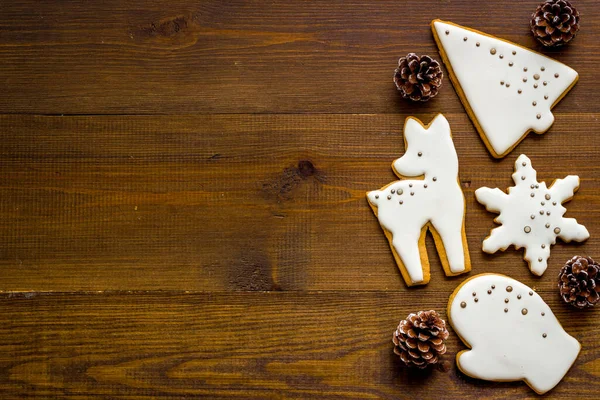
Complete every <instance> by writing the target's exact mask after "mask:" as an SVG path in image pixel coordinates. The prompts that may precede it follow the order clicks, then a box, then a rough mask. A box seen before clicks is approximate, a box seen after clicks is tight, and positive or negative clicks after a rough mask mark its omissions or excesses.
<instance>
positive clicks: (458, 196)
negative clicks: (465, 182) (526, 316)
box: [367, 114, 471, 286]
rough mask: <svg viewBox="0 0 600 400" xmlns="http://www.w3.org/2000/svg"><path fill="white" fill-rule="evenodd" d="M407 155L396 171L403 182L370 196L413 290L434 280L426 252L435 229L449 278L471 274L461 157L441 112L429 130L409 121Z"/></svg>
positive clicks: (439, 251)
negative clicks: (461, 185) (427, 242)
mask: <svg viewBox="0 0 600 400" xmlns="http://www.w3.org/2000/svg"><path fill="white" fill-rule="evenodd" d="M404 141H405V147H406V152H405V154H404V155H403V156H402V157H401V158H399V159H397V160H396V161H394V163H393V164H392V169H393V170H394V172H395V173H396V175H398V176H399V177H400V178H405V177H416V178H422V179H410V180H409V179H403V180H400V181H396V182H392V183H390V184H389V185H387V186H385V187H383V188H382V189H380V190H374V191H372V192H369V193H367V199H368V201H369V205H370V206H371V208H372V209H373V212H374V213H375V215H376V216H377V218H378V219H379V223H380V224H381V227H382V228H383V230H384V232H385V235H386V237H387V238H388V241H389V242H390V246H391V248H392V252H393V254H394V258H395V260H396V263H397V264H398V267H399V268H400V272H401V273H402V277H403V278H404V280H405V281H406V284H407V285H408V286H413V285H424V284H426V283H428V282H429V278H430V275H429V260H428V259H427V249H426V248H425V236H426V234H427V230H431V231H432V234H433V238H434V241H435V245H436V248H437V250H438V253H439V255H440V260H441V262H442V267H443V268H444V272H445V273H446V275H449V276H450V275H458V274H462V273H465V272H467V271H470V269H471V263H470V258H469V251H468V249H467V240H466V236H465V227H464V220H465V198H464V195H463V192H462V189H461V188H460V184H459V181H458V157H457V155H456V150H455V149H454V143H453V142H452V135H451V133H450V125H449V124H448V121H447V120H446V118H444V116H443V115H442V114H438V115H437V116H436V117H435V118H434V119H433V121H432V122H431V123H430V124H429V125H428V126H424V125H423V124H422V123H421V121H419V120H418V119H416V118H412V117H409V118H407V119H406V122H405V124H404Z"/></svg>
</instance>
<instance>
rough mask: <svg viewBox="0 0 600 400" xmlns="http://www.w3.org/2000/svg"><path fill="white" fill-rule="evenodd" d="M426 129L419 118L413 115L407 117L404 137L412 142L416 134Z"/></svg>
mask: <svg viewBox="0 0 600 400" xmlns="http://www.w3.org/2000/svg"><path fill="white" fill-rule="evenodd" d="M424 131H425V129H424V128H423V125H421V122H420V121H419V120H418V119H416V118H413V117H408V118H406V122H404V138H405V139H406V141H407V142H410V141H411V140H413V138H414V137H415V136H417V135H418V134H419V133H423V132H424Z"/></svg>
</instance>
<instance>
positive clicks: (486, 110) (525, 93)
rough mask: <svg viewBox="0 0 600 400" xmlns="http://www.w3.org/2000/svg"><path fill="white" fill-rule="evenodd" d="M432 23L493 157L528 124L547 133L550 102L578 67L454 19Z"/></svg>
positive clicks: (572, 78)
mask: <svg viewBox="0 0 600 400" xmlns="http://www.w3.org/2000/svg"><path fill="white" fill-rule="evenodd" d="M433 28H434V30H435V33H436V35H437V38H438V40H439V42H440V43H441V47H442V48H443V49H441V50H443V52H444V53H445V54H446V57H447V59H448V61H449V62H450V64H451V67H452V70H453V72H454V75H455V77H456V80H458V82H459V84H460V87H461V88H462V91H463V92H464V95H465V97H466V100H467V101H468V103H469V106H470V108H471V110H472V111H473V114H475V118H476V120H477V123H478V124H479V126H480V127H481V130H482V131H483V132H480V133H481V134H483V135H485V137H486V138H487V141H488V143H489V144H490V146H491V147H492V149H493V150H494V151H493V153H495V154H493V153H492V154H493V155H494V156H495V157H502V156H504V155H506V153H507V152H508V151H509V150H510V149H511V148H512V147H513V146H515V145H516V144H517V143H518V142H519V141H520V140H521V138H522V137H523V136H524V135H525V134H526V133H527V132H528V131H529V130H533V131H535V132H537V133H543V132H545V131H547V130H548V129H549V128H550V126H551V125H552V123H553V122H554V116H553V115H552V112H551V111H550V108H551V107H552V106H553V105H554V103H555V102H557V101H558V99H559V98H560V97H561V96H562V95H563V94H564V93H565V91H567V90H568V89H569V88H570V87H571V86H572V85H573V83H574V82H575V81H576V80H577V76H578V75H577V72H575V70H573V69H572V68H569V67H568V66H566V65H564V64H561V63H559V62H557V61H555V60H553V59H551V58H548V57H546V56H544V55H541V54H538V53H535V52H533V51H531V50H529V49H526V48H523V47H520V46H518V45H516V44H513V43H510V42H507V41H504V40H500V39H497V38H494V37H491V36H487V35H486V34H483V33H478V32H476V31H472V30H469V29H465V28H463V27H460V26H457V25H454V24H451V23H446V22H443V21H438V20H436V21H434V22H433ZM446 32H448V34H446ZM465 38H466V39H467V40H466V41H465V40H464V39H465ZM477 43H479V46H477ZM492 49H494V50H492ZM492 52H495V54H491V53H492ZM501 56H502V58H501ZM511 65H512V66H511ZM525 68H526V69H527V70H526V71H525V70H524V69H525ZM542 68H543V69H544V70H543V71H542ZM555 74H558V78H557V77H555ZM536 77H537V79H536ZM524 78H525V79H527V82H524V81H523V79H524ZM501 82H503V84H501ZM534 85H537V88H535V87H534ZM519 90H520V91H521V93H519ZM545 96H546V97H547V98H546V97H545ZM534 104H535V105H534ZM538 115H539V118H538Z"/></svg>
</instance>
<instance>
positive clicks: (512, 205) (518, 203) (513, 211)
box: [475, 154, 590, 275]
mask: <svg viewBox="0 0 600 400" xmlns="http://www.w3.org/2000/svg"><path fill="white" fill-rule="evenodd" d="M512 178H513V181H514V182H515V186H513V187H510V188H508V194H506V193H504V192H503V191H501V190H500V189H498V188H496V189H490V188H487V187H482V188H479V189H477V190H476V191H475V197H476V198H477V201H478V202H480V203H481V204H483V205H484V206H485V207H486V209H487V210H488V211H492V212H496V213H499V214H500V215H499V216H498V217H497V218H496V219H495V220H494V221H495V222H498V223H500V224H502V225H501V226H499V227H497V228H494V229H492V231H491V233H490V236H488V237H487V238H486V239H485V240H484V241H483V251H485V252H486V253H490V254H493V253H495V252H497V251H498V250H506V249H507V248H508V247H509V246H510V245H513V246H515V248H517V249H520V248H521V247H524V248H525V260H526V261H527V262H528V263H529V269H530V270H531V272H533V273H534V274H535V275H542V274H543V273H544V271H545V270H546V267H547V266H548V258H549V257H550V246H551V245H553V244H555V243H556V238H557V237H559V238H561V239H562V240H563V241H565V242H570V241H571V240H574V241H576V242H582V241H584V240H586V239H587V238H589V237H590V234H589V233H588V231H587V229H586V228H585V226H583V225H580V224H578V223H577V221H576V220H575V219H574V218H563V215H564V214H565V212H566V211H567V209H566V208H565V207H563V206H562V203H564V202H567V201H569V200H570V199H571V198H572V197H573V193H574V192H575V191H576V190H577V189H578V188H579V177H578V176H576V175H569V176H567V177H566V178H565V179H557V180H555V181H554V182H553V183H552V185H550V187H549V188H547V187H546V183H545V182H539V183H538V181H537V174H536V171H535V169H533V167H532V166H531V160H530V159H529V158H527V156H525V155H524V154H521V155H520V156H519V158H517V161H516V162H515V172H514V173H513V174H512Z"/></svg>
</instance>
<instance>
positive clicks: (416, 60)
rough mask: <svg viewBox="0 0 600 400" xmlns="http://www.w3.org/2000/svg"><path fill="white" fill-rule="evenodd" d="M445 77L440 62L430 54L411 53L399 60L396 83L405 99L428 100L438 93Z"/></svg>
mask: <svg viewBox="0 0 600 400" xmlns="http://www.w3.org/2000/svg"><path fill="white" fill-rule="evenodd" d="M443 77H444V73H443V72H442V68H441V67H440V63H439V62H437V61H436V60H434V59H433V58H431V57H429V56H422V57H419V56H418V55H416V54H415V53H409V54H408V55H407V56H406V57H402V58H401V59H400V60H398V68H396V71H395V73H394V83H395V84H396V88H398V91H399V92H400V94H401V95H402V97H404V98H405V99H411V100H413V101H427V100H429V99H431V98H433V97H435V95H437V94H438V90H439V88H440V86H442V78H443Z"/></svg>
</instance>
